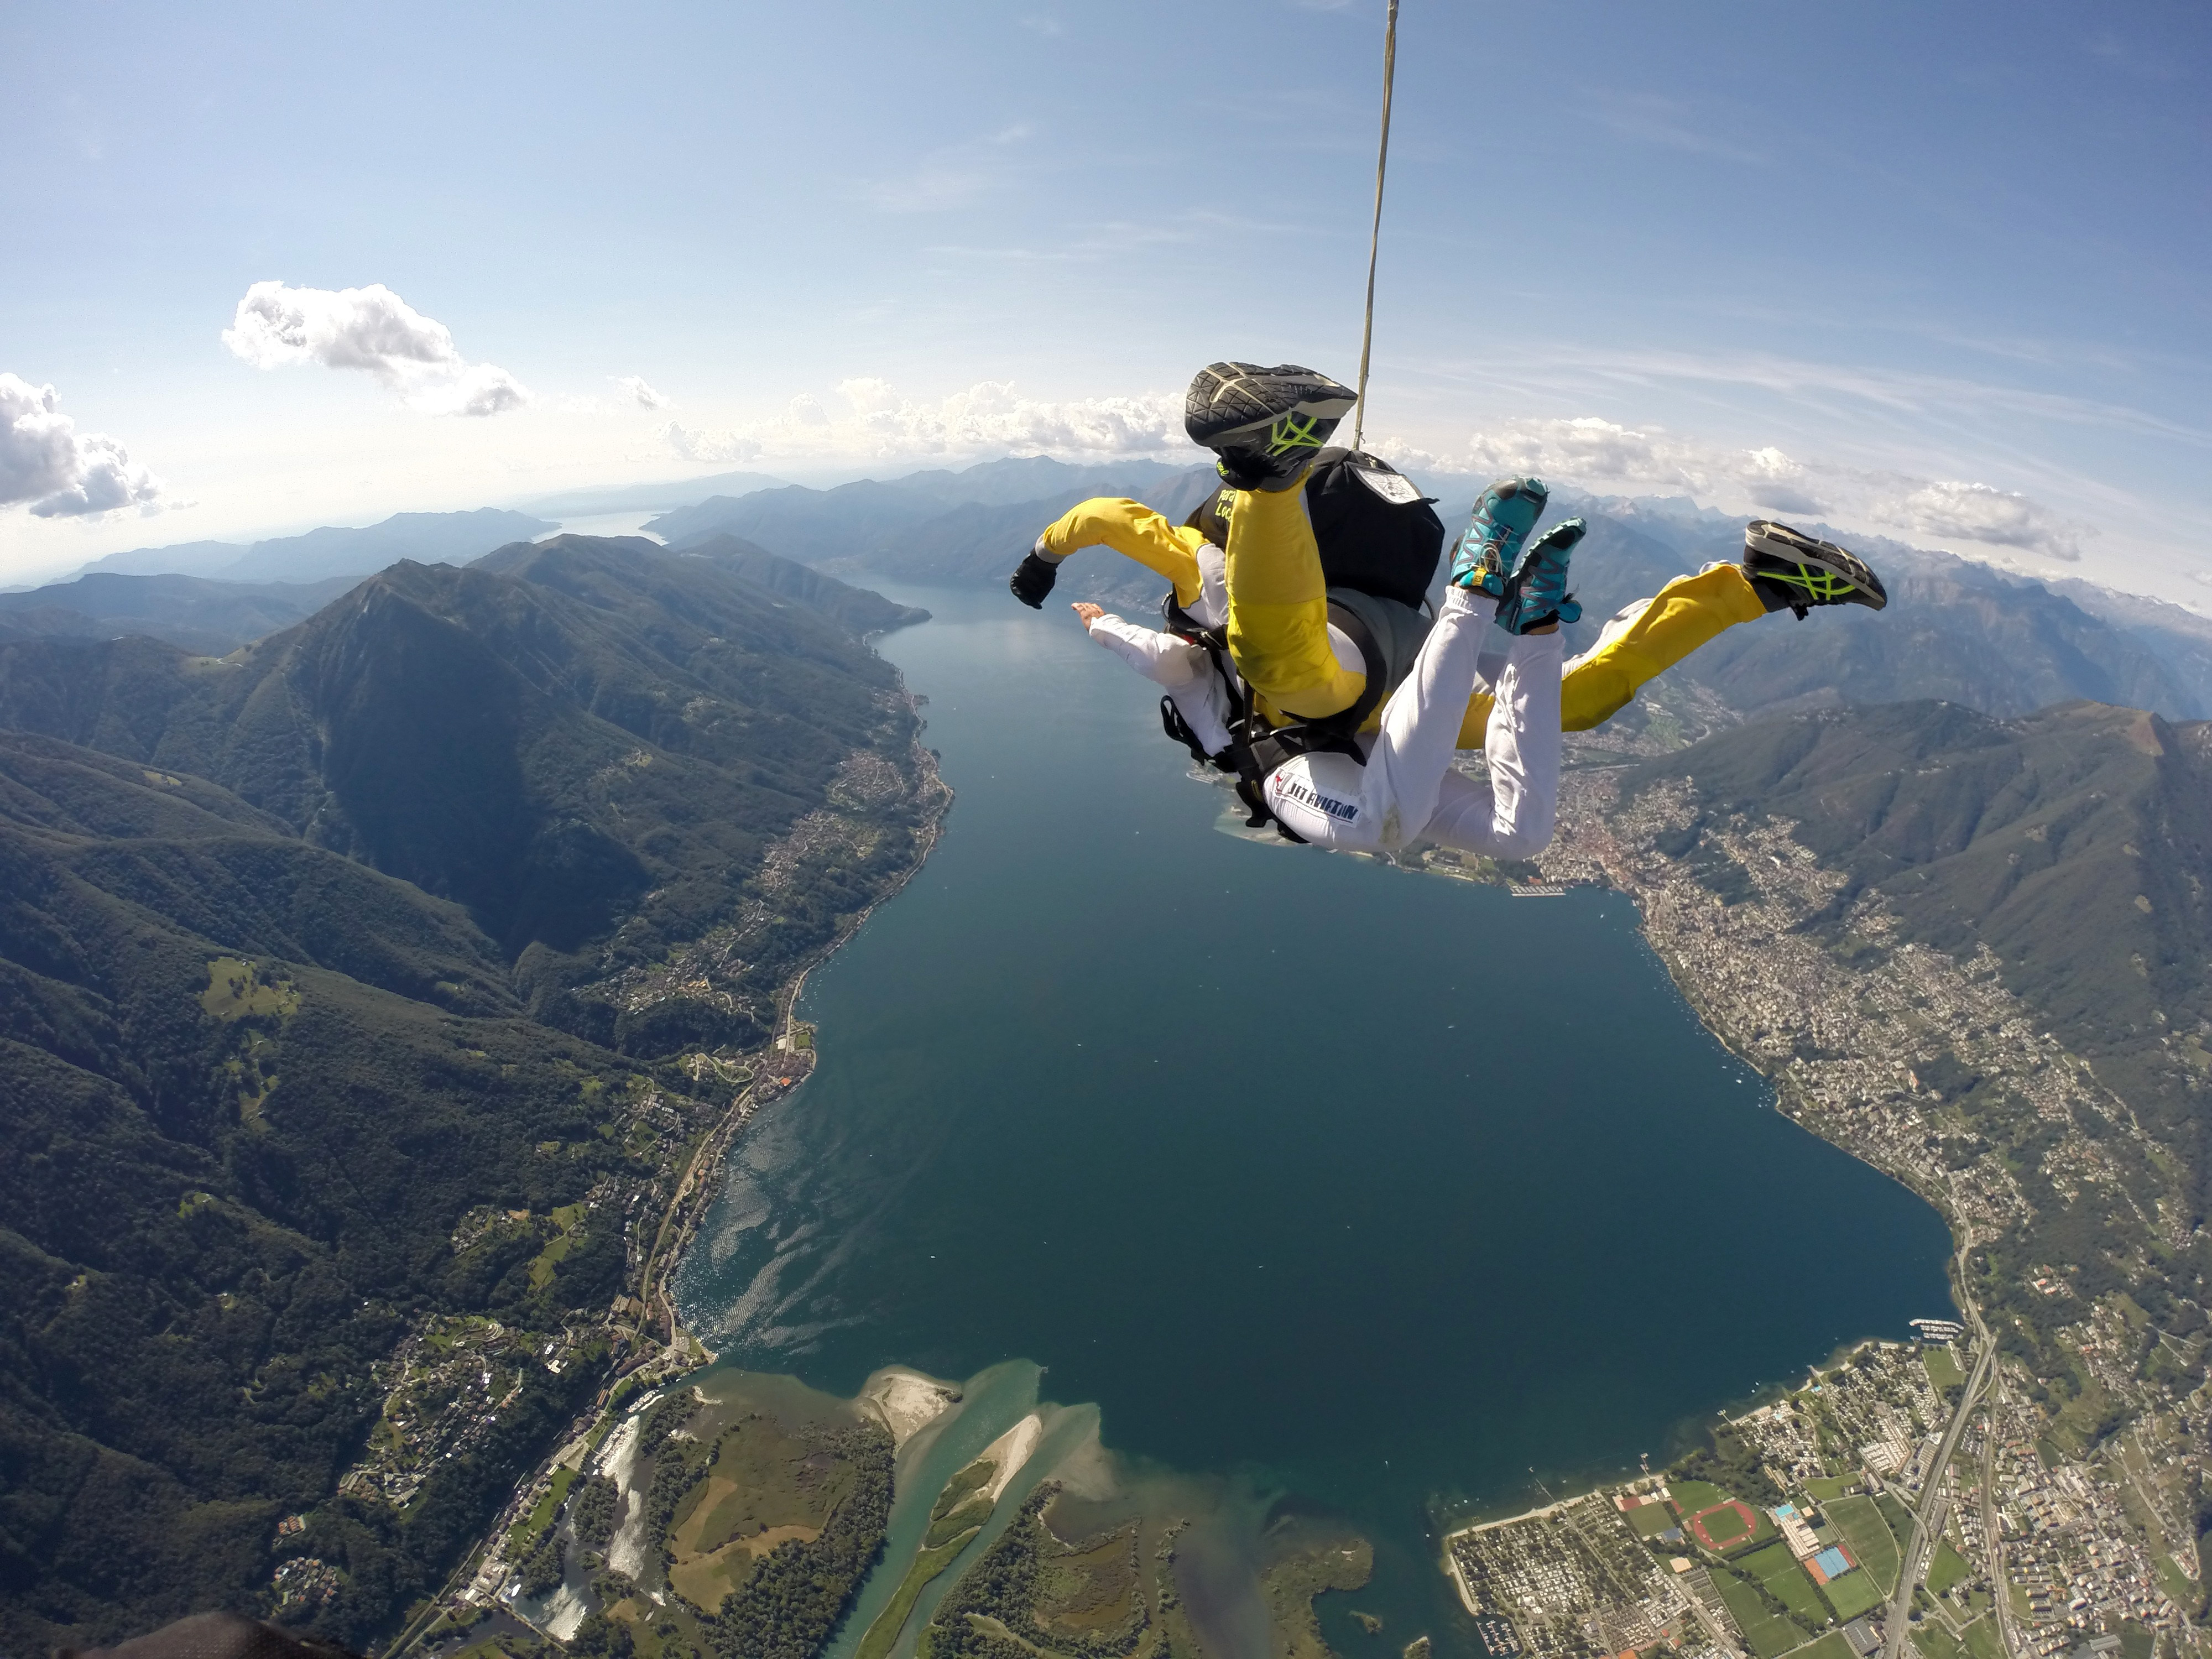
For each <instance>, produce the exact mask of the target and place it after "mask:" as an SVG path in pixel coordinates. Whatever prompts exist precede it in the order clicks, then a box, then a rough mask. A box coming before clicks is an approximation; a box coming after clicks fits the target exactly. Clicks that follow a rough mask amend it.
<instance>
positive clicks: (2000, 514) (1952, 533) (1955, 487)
mask: <svg viewBox="0 0 2212 1659" xmlns="http://www.w3.org/2000/svg"><path fill="white" fill-rule="evenodd" d="M1893 511H1894V512H1895V513H1897V514H1898V515H1899V516H1901V517H1903V518H1904V520H1905V522H1907V523H1908V524H1910V525H1911V526H1912V527H1913V528H1914V529H1915V530H1917V531H1919V532H1921V533H1923V535H1929V536H1946V537H1960V538H1965V539H1966V540H1968V541H1977V542H1989V543H1992V544H1996V546H1999V547H2021V548H2026V549H2027V550H2028V551H2029V552H2031V553H2041V554H2043V555H2044V556H2046V557H2049V558H2053V559H2078V558H2080V557H2081V534H2082V531H2081V527H2080V526H2075V525H2072V524H2069V523H2068V522H2067V521H2066V520H2063V519H2061V518H2059V517H2058V516H2057V514H2056V513H2052V512H2051V509H2050V508H2048V507H2045V506H2043V505H2042V504H2041V503H2039V502H2037V501H2030V500H2028V498H2027V496H2025V495H2015V494H2014V493H2012V492H2011V491H2008V490H2003V489H1996V488H1994V487H1993V486H1991V485H1989V484H1985V483H1925V484H1923V485H1921V486H1920V487H1919V488H1918V489H1913V490H1910V491H1908V492H1907V493H1906V494H1905V495H1903V496H1902V497H1901V498H1899V500H1898V501H1897V502H1896V503H1895V506H1894V508H1893Z"/></svg>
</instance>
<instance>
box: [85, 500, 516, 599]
mask: <svg viewBox="0 0 2212 1659" xmlns="http://www.w3.org/2000/svg"><path fill="white" fill-rule="evenodd" d="M556 528H558V526H556V525H553V524H550V523H549V522H548V521H546V520H544V519H538V518H532V516H531V515H530V514H528V513H512V512H508V511H507V510H506V509H505V508H503V507H477V508H476V509H475V510H474V511H472V512H466V513H393V514H392V516H391V517H390V518H388V519H385V520H380V522H378V523H376V524H373V525H368V526H362V528H360V529H348V528H344V527H342V526H324V527H323V528H321V529H319V530H310V531H308V532H307V533H306V534H304V535H300V536H280V537H277V538H275V539H274V540H270V541H263V542H255V543H253V544H251V545H246V544H240V543H235V542H184V543H180V544H178V545H176V546H173V547H142V548H137V549H135V550H132V551H131V552H128V553H111V554H109V555H108V556H106V558H102V559H94V561H93V562H91V563H90V564H88V565H86V566H85V567H84V568H83V569H82V570H80V571H78V572H77V573H76V574H78V575H79V576H87V575H93V574H117V575H139V576H150V575H185V576H206V577H211V578H215V579H216V580H223V581H239V582H315V581H327V580H330V579H331V578H332V577H337V576H366V575H369V574H373V573H374V572H375V571H379V570H381V569H383V568H385V567H386V565H389V564H396V563H398V562H399V561H400V560H402V559H413V560H415V561H416V562H417V563H420V564H447V563H453V562H462V563H465V562H468V561H469V560H471V559H473V558H477V557H478V556H481V555H483V554H485V553H489V552H490V551H491V550H492V549H494V548H495V547H498V546H501V545H502V544H505V543H507V542H511V541H515V540H518V539H523V538H529V537H532V536H540V535H543V534H544V533H545V532H547V531H549V530H553V529H556Z"/></svg>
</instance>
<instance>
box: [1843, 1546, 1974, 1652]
mask: <svg viewBox="0 0 2212 1659" xmlns="http://www.w3.org/2000/svg"><path fill="white" fill-rule="evenodd" d="M1851 1553H1852V1554H1854V1555H1857V1553H1858V1552H1857V1550H1853V1551H1852V1552H1851ZM1823 1588H1824V1589H1826V1591H1827V1594H1828V1603H1829V1605H1830V1606H1831V1607H1834V1608H1835V1610H1836V1613H1837V1616H1838V1618H1843V1619H1856V1618H1857V1617H1858V1616H1859V1615H1860V1614H1861V1613H1872V1612H1873V1611H1874V1610H1875V1608H1876V1607H1880V1606H1881V1604H1882V1603H1883V1602H1884V1601H1887V1600H1888V1597H1887V1595H1884V1594H1883V1592H1882V1588H1881V1585H1880V1584H1877V1583H1875V1580H1874V1575H1873V1574H1872V1573H1870V1572H1869V1571H1867V1570H1866V1569H1865V1568H1864V1567H1860V1568H1859V1569H1857V1571H1852V1572H1847V1573H1845V1574H1844V1576H1843V1577H1840V1578H1832V1579H1830V1580H1829V1581H1828V1583H1826V1585H1825V1586H1824V1587H1823ZM1998 1659H2002V1655H2000V1656H1998Z"/></svg>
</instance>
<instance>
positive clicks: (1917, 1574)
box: [1881, 1244, 2019, 1659]
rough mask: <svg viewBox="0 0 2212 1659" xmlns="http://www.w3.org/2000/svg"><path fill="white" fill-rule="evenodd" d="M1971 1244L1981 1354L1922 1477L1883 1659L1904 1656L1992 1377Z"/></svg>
mask: <svg viewBox="0 0 2212 1659" xmlns="http://www.w3.org/2000/svg"><path fill="white" fill-rule="evenodd" d="M1966 1248H1967V1247H1966V1245H1964V1244H1961V1245H1960V1247H1959V1300H1960V1303H1961V1304H1963V1305H1964V1306H1965V1308H1966V1314H1967V1316H1968V1317H1969V1318H1970V1319H1972V1321H1973V1323H1974V1336H1975V1340H1976V1353H1977V1358H1975V1360H1974V1369H1973V1373H1972V1375H1971V1376H1968V1377H1967V1378H1966V1387H1965V1389H1962V1390H1961V1391H1960V1395H1959V1407H1958V1409H1957V1410H1956V1411H1954V1412H1953V1413H1951V1421H1950V1425H1949V1426H1948V1427H1947V1428H1946V1429H1945V1430H1944V1431H1943V1438H1942V1441H1941V1442H1940V1443H1938V1444H1937V1445H1936V1455H1935V1457H1934V1458H1933V1459H1932V1460H1931V1461H1930V1462H1929V1466H1928V1469H1927V1473H1926V1474H1924V1475H1923V1478H1922V1481H1921V1486H1920V1507H1919V1508H1918V1509H1917V1510H1915V1511H1914V1513H1913V1516H1912V1537H1911V1541H1909V1542H1907V1543H1906V1545H1905V1559H1904V1560H1903V1561H1902V1562H1901V1563H1899V1567H1898V1572H1897V1593H1896V1594H1895V1595H1893V1596H1892V1597H1891V1598H1890V1602H1889V1607H1888V1608H1887V1612H1886V1613H1885V1615H1884V1621H1883V1629H1882V1646H1881V1659H1905V1637H1906V1635H1907V1633H1908V1632H1909V1631H1910V1629H1911V1622H1912V1620H1911V1615H1912V1592H1913V1590H1914V1589H1916V1588H1917V1587H1918V1585H1919V1583H1920V1580H1921V1578H1922V1577H1923V1575H1924V1574H1925V1573H1926V1572H1927V1571H1928V1559H1929V1556H1930V1555H1931V1554H1932V1553H1934V1551H1935V1548H1936V1541H1937V1540H1938V1539H1940V1538H1942V1535H1943V1475H1944V1472H1945V1471H1946V1470H1948V1468H1950V1467H1951V1455H1952V1453H1954V1452H1955V1451H1957V1450H1958V1449H1959V1437H1960V1435H1961V1434H1963V1433H1965V1432H1966V1422H1967V1419H1970V1418H1971V1417H1972V1416H1973V1414H1974V1405H1975V1402H1976V1401H1978V1400H1979V1399H1980V1398H1981V1395H1982V1389H1984V1387H1985V1386H1986V1385H1987V1384H1988V1383H1989V1380H1990V1370H1991V1367H1992V1364H1993V1362H1994V1361H1995V1359H1996V1344H1995V1343H1993V1342H1991V1341H1990V1334H1989V1328H1988V1327H1987V1326H1985V1325H1984V1324H1983V1323H1982V1314H1981V1310H1980V1309H1978V1308H1977V1307H1976V1306H1975V1305H1974V1303H1973V1298H1972V1297H1970V1296H1968V1295H1967V1294H1966ZM1993 1438H1994V1436H1990V1435H1984V1437H1982V1446H1983V1468H1984V1479H1983V1481H1982V1492H1983V1495H1984V1496H1983V1503H1984V1510H1983V1513H1984V1517H1985V1518H1986V1519H1989V1520H1991V1521H1994V1519H1995V1518H1996V1517H1995V1516H1994V1515H1992V1514H1991V1513H1990V1508H1989V1498H1988V1493H1989V1490H1990V1482H1989V1480H1988V1479H1987V1474H1986V1471H1987V1469H1988V1468H1989V1461H1988V1460H1989V1445H1990V1441H1991V1440H1992V1439H1993ZM1988 1536H1989V1538H1990V1548H1991V1571H1992V1573H1993V1575H1995V1576H1993V1577H1992V1580H1991V1588H1992V1589H1994V1590H1995V1591H1996V1600H1997V1605H1998V1606H1999V1607H2003V1606H2004V1604H2005V1593H2004V1579H2003V1577H2002V1574H1999V1573H1997V1572H1996V1561H1995V1551H1996V1528H1994V1527H1992V1528H1990V1532H1989V1534H1988ZM1998 1628H1999V1630H2001V1631H2002V1632H2005V1634H2006V1637H2007V1640H2006V1643H2005V1651H2006V1652H2007V1653H2008V1654H2013V1653H2017V1652H2018V1651H2019V1650H2018V1649H2017V1648H2016V1647H2015V1646H2014V1645H2013V1643H2012V1640H2011V1633H2010V1630H2009V1623H2008V1620H2000V1622H1999V1625H1998Z"/></svg>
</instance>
